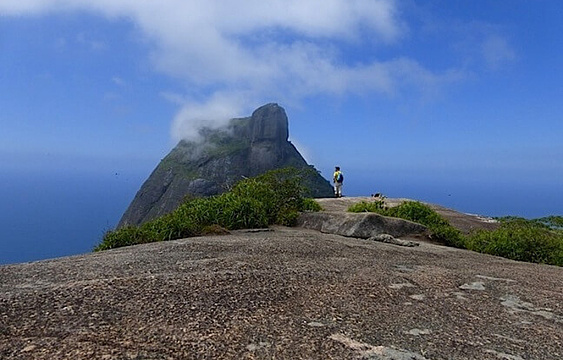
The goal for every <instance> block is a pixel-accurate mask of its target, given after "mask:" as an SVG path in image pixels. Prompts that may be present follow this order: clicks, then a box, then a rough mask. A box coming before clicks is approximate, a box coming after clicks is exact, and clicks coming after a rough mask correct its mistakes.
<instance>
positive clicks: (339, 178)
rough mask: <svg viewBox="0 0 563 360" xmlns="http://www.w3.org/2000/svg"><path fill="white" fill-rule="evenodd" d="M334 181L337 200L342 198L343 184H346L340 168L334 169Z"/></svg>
mask: <svg viewBox="0 0 563 360" xmlns="http://www.w3.org/2000/svg"><path fill="white" fill-rule="evenodd" d="M332 181H333V182H334V196H336V197H337V198H339V197H342V183H343V182H344V175H343V174H342V171H340V167H339V166H336V167H335V168H334V176H333V177H332Z"/></svg>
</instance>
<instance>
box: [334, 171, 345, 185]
mask: <svg viewBox="0 0 563 360" xmlns="http://www.w3.org/2000/svg"><path fill="white" fill-rule="evenodd" d="M343 181H344V175H342V173H338V175H336V182H338V183H341V182H343Z"/></svg>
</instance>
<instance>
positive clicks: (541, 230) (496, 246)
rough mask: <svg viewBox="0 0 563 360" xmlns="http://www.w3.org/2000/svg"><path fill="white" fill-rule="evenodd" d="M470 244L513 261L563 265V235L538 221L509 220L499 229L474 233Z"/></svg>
mask: <svg viewBox="0 0 563 360" xmlns="http://www.w3.org/2000/svg"><path fill="white" fill-rule="evenodd" d="M466 246H467V248H468V249H470V250H474V251H478V252H481V253H486V254H491V255H496V256H502V257H505V258H509V259H513V260H519V261H528V262H534V263H543V264H551V265H558V266H563V234H562V233H561V232H560V231H554V230H551V229H549V228H548V227H546V226H545V225H544V224H542V223H541V222H537V221H535V220H525V219H517V220H515V219H510V220H506V219H505V220H504V221H503V222H502V224H501V227H500V228H499V229H497V230H494V231H486V230H480V231H476V232H474V233H472V234H470V235H469V236H468V237H467V240H466Z"/></svg>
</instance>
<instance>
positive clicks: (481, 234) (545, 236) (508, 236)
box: [348, 201, 563, 266]
mask: <svg viewBox="0 0 563 360" xmlns="http://www.w3.org/2000/svg"><path fill="white" fill-rule="evenodd" d="M348 211H350V212H374V213H378V214H380V215H383V216H391V217H398V218H402V219H406V220H410V221H414V222H418V223H420V224H422V225H424V226H426V227H427V228H428V230H430V233H431V237H432V238H433V239H434V240H436V241H438V242H440V243H442V244H444V245H448V246H455V247H459V248H464V249H469V250H473V251H477V252H481V253H485V254H490V255H496V256H502V257H505V258H508V259H513V260H519V261H527V262H534V263H542V264H550V265H558V266H563V226H562V225H563V217H561V216H549V217H544V218H540V219H532V220H528V219H524V218H520V217H504V218H499V219H498V220H499V221H500V223H501V225H500V227H499V228H498V229H496V230H492V231H491V230H478V231H474V232H472V233H470V234H469V235H464V234H462V233H461V232H460V231H459V230H458V229H456V228H454V227H453V226H451V225H450V223H449V222H448V221H447V220H446V219H445V218H443V217H442V216H440V215H439V214H438V213H437V212H436V211H434V210H432V209H431V208H430V207H429V206H427V205H424V204H422V203H420V202H416V201H407V202H404V203H402V204H401V205H399V206H396V207H390V208H388V207H386V206H385V203H384V202H383V201H375V202H366V201H362V202H359V203H357V204H354V205H352V206H351V207H350V208H349V209H348Z"/></svg>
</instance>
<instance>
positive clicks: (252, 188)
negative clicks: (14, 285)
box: [94, 168, 321, 251]
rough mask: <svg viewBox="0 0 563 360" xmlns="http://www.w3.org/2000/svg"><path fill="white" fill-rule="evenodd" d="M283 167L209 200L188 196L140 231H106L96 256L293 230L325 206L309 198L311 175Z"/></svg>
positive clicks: (250, 179) (248, 180) (244, 182)
mask: <svg viewBox="0 0 563 360" xmlns="http://www.w3.org/2000/svg"><path fill="white" fill-rule="evenodd" d="M309 171H313V170H312V169H295V168H284V169H278V170H272V171H269V172H267V173H265V174H263V175H260V176H257V177H254V178H249V179H245V180H242V181H240V182H239V183H237V184H236V185H235V186H234V187H233V188H232V189H231V191H229V192H227V193H223V194H221V195H217V196H213V197H208V198H191V197H186V199H185V200H184V202H183V203H182V204H181V205H180V206H179V207H178V208H177V209H176V210H175V211H173V212H172V213H170V214H167V215H164V216H162V217H159V218H157V219H155V220H153V221H149V222H147V223H145V224H143V225H141V226H128V227H124V228H121V229H117V230H114V231H109V232H107V233H106V234H105V235H104V237H103V239H102V241H101V243H100V244H99V245H98V246H96V248H95V249H94V251H100V250H107V249H113V248H117V247H121V246H128V245H134V244H141V243H147V242H155V241H167V240H173V239H180V238H185V237H191V236H197V235H201V234H204V233H206V232H208V231H209V229H213V228H224V229H227V230H237V229H250V228H262V227H267V226H268V225H272V224H280V225H287V226H292V225H294V224H295V222H296V220H297V217H298V216H299V213H300V212H302V211H319V210H321V208H320V205H319V204H318V203H317V202H315V201H314V200H312V199H308V198H305V197H304V194H305V193H306V191H307V189H306V188H305V187H304V186H303V182H304V180H305V179H306V178H307V176H308V174H307V172H309Z"/></svg>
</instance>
